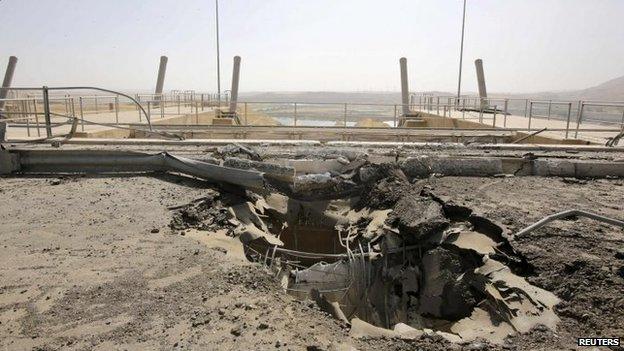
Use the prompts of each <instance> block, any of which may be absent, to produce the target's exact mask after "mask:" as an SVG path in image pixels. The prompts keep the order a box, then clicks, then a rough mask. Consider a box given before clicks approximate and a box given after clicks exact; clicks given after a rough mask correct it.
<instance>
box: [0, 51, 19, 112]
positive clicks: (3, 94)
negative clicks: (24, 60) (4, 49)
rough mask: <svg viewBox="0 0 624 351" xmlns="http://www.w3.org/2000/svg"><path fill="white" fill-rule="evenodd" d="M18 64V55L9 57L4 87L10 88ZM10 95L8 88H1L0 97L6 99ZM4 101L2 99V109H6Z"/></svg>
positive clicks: (0, 102) (3, 82)
mask: <svg viewBox="0 0 624 351" xmlns="http://www.w3.org/2000/svg"><path fill="white" fill-rule="evenodd" d="M16 65H17V57H15V56H11V57H9V64H8V65H7V69H6V72H5V73H4V80H3V81H2V87H3V88H10V87H11V82H12V81H13V74H14V73H15V66H16ZM8 95H9V90H8V89H0V99H6V97H7V96H8ZM4 105H5V103H4V101H0V110H3V109H4Z"/></svg>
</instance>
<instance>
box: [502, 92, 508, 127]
mask: <svg viewBox="0 0 624 351" xmlns="http://www.w3.org/2000/svg"><path fill="white" fill-rule="evenodd" d="M508 104H509V99H505V110H504V111H503V113H504V115H503V128H507V108H508Z"/></svg>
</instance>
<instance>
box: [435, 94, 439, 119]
mask: <svg viewBox="0 0 624 351" xmlns="http://www.w3.org/2000/svg"><path fill="white" fill-rule="evenodd" d="M436 109H437V114H438V116H439V115H440V97H439V96H438V97H437V98H436Z"/></svg>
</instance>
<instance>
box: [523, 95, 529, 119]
mask: <svg viewBox="0 0 624 351" xmlns="http://www.w3.org/2000/svg"><path fill="white" fill-rule="evenodd" d="M528 109H529V99H524V117H526V116H527V112H528Z"/></svg>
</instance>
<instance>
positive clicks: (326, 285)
mask: <svg viewBox="0 0 624 351" xmlns="http://www.w3.org/2000/svg"><path fill="white" fill-rule="evenodd" d="M369 171H370V170H369ZM381 171H382V172H377V173H374V172H373V174H377V175H381V176H379V177H377V176H375V177H372V176H370V174H369V175H367V177H364V176H363V175H362V172H360V175H359V180H358V184H357V186H358V188H359V189H360V190H359V191H358V192H357V194H356V195H357V196H355V197H351V198H343V199H333V200H318V201H316V200H313V199H314V196H313V194H311V193H310V192H308V193H306V194H305V196H303V198H305V199H306V200H301V199H298V198H297V197H296V194H293V193H291V194H290V195H291V196H290V197H289V196H286V195H282V194H278V193H271V194H265V195H263V196H261V195H258V194H254V193H249V192H248V193H247V194H242V193H241V194H238V195H236V196H234V197H232V196H230V197H229V198H227V199H225V196H223V197H224V199H222V198H219V197H213V198H211V201H210V204H209V205H207V206H200V205H198V204H196V205H194V207H193V209H195V210H198V209H199V210H201V209H203V210H201V211H199V214H198V215H197V216H196V217H198V218H201V217H202V216H204V215H205V217H207V218H208V220H207V222H210V223H222V224H223V223H226V224H228V225H230V228H231V229H232V230H231V234H232V235H234V236H237V237H238V238H239V239H240V240H241V242H242V243H243V244H244V247H245V254H246V256H247V258H248V259H249V260H252V261H257V262H261V263H263V264H266V265H267V266H268V267H270V268H271V270H272V271H273V272H274V274H275V276H276V277H277V278H278V279H279V280H280V281H281V283H282V285H283V287H284V289H285V290H286V291H287V292H288V293H289V294H291V295H293V296H295V297H297V298H299V299H313V300H315V301H316V302H317V304H318V305H319V306H320V307H321V308H323V309H324V310H326V311H327V312H329V313H331V314H332V315H333V316H335V317H336V318H339V319H341V320H343V321H345V322H346V323H350V324H351V326H352V332H353V333H354V335H379V330H377V332H375V331H374V330H376V329H375V328H385V329H386V330H385V331H384V333H390V334H391V335H397V336H404V337H405V336H409V337H414V336H418V335H422V333H437V334H439V335H441V336H442V337H444V338H447V339H448V340H452V341H471V340H474V339H477V338H484V339H487V340H490V341H492V342H496V343H502V342H503V341H504V339H505V338H506V337H507V336H509V335H511V334H515V333H523V332H528V331H529V330H530V329H531V328H532V327H533V326H535V325H537V324H543V325H545V326H547V327H549V328H551V329H554V328H555V326H556V324H557V322H558V318H557V316H556V315H555V314H554V312H553V306H554V305H555V304H557V303H558V299H557V297H555V296H554V295H553V294H551V293H550V292H548V291H545V290H543V289H540V288H538V287H535V286H532V285H531V284H529V283H528V282H527V281H526V280H525V279H524V278H523V277H522V275H523V274H526V273H530V272H531V271H532V268H531V266H530V265H529V264H528V263H527V262H526V259H525V258H524V257H522V256H521V255H518V254H517V253H516V252H515V251H514V249H513V246H512V244H511V242H510V241H509V238H508V235H509V234H508V233H507V232H506V230H505V228H504V227H502V226H500V225H499V224H497V223H495V222H494V221H491V220H489V219H488V218H486V217H484V216H481V215H479V214H477V213H475V212H474V211H473V210H472V209H470V208H468V207H465V206H462V205H458V204H455V203H453V202H452V201H450V200H449V199H443V198H440V197H437V196H435V195H434V194H432V193H431V191H430V190H429V189H428V188H427V187H426V186H425V185H423V184H420V183H414V184H411V183H409V182H408V181H407V180H406V179H405V177H404V176H401V174H400V171H396V170H395V169H393V168H392V167H385V168H381ZM366 179H368V180H366ZM325 196H326V193H325V194H323V196H321V198H325ZM223 208H227V211H226V212H227V213H228V214H229V217H228V216H224V212H223V211H222V210H223ZM211 216H212V217H211ZM193 218H195V217H193ZM174 219H175V217H174ZM174 222H175V221H174ZM200 222H202V223H205V222H206V220H203V221H200ZM175 223H177V222H175ZM213 225H214V224H213ZM210 228H211V227H209V228H208V229H210ZM388 329H391V330H388ZM371 330H373V331H371ZM383 335H389V334H383Z"/></svg>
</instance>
